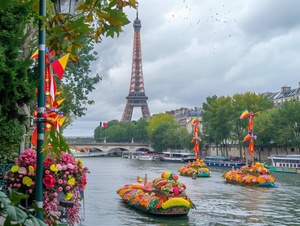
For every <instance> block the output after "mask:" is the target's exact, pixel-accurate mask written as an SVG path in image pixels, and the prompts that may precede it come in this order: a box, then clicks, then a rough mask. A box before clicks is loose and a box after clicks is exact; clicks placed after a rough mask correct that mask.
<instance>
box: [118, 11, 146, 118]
mask: <svg viewBox="0 0 300 226" xmlns="http://www.w3.org/2000/svg"><path fill="white" fill-rule="evenodd" d="M133 28H134V39H133V54H132V69H131V81H130V87H129V94H128V96H127V97H126V99H127V102H126V106H125V110H124V112H123V116H122V119H121V122H130V121H131V119H132V113H133V108H134V107H139V108H141V111H142V116H143V117H145V118H149V117H150V111H149V107H148V104H147V100H148V97H147V96H146V93H145V86H144V78H143V67H142V49H141V36H140V30H141V21H140V20H139V18H138V12H137V13H136V19H135V20H134V23H133Z"/></svg>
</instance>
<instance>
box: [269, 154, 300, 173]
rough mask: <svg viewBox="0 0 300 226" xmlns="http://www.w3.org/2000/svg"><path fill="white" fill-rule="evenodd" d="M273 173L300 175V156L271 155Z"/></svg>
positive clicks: (270, 167)
mask: <svg viewBox="0 0 300 226" xmlns="http://www.w3.org/2000/svg"><path fill="white" fill-rule="evenodd" d="M268 159H270V160H271V165H270V166H269V169H270V171H271V172H282V173H298V174H300V155H271V156H269V157H268Z"/></svg>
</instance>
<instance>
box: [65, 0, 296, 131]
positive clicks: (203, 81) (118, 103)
mask: <svg viewBox="0 0 300 226" xmlns="http://www.w3.org/2000/svg"><path fill="white" fill-rule="evenodd" d="M139 3H140V5H139V13H138V15H139V19H140V20H141V23H142V28H141V42H142V59H143V75H144V83H145V91H146V95H147V96H148V98H149V99H148V106H149V109H150V113H151V114H154V113H161V112H165V111H168V110H173V109H177V108H180V107H187V108H192V107H195V106H197V107H200V106H201V105H202V103H203V102H205V100H206V97H208V96H212V95H218V96H221V95H223V96H227V95H230V96H231V95H233V94H235V93H244V92H248V91H249V92H256V93H263V92H267V91H271V92H276V91H279V90H280V87H282V86H285V85H287V86H291V87H292V88H296V87H297V86H298V82H299V81H300V79H299V78H298V72H299V71H300V70H299V69H300V64H299V58H300V57H299V52H300V43H299V37H300V26H299V24H300V17H299V16H298V15H299V14H300V7H299V6H300V2H299V1H298V0H286V1H274V0H265V1H260V0H252V1H234V0H226V1H225V0H223V1H219V0H203V1H199V0H182V1H174V0H164V1H160V0H151V1H150V0H140V1H139ZM126 13H127V14H128V18H129V19H130V20H131V21H133V20H134V19H135V17H136V11H135V10H134V9H127V10H126ZM123 31H124V32H123V33H122V34H121V35H120V36H119V37H118V38H114V39H111V38H104V39H103V41H102V42H101V43H99V44H97V45H96V46H95V50H96V51H97V52H98V53H99V59H98V61H97V62H96V63H93V64H92V65H91V70H92V72H93V73H99V74H100V75H101V76H102V78H103V80H102V81H101V82H100V83H99V84H98V85H97V89H96V90H95V91H94V92H93V93H92V94H91V95H90V98H91V99H94V100H95V105H93V106H88V111H87V113H86V116H85V117H82V118H80V119H77V120H75V121H74V123H73V125H72V126H70V127H68V129H67V130H66V131H65V132H64V135H66V136H74V135H76V136H91V135H93V133H94V129H95V128H96V127H97V125H98V124H99V122H100V121H110V120H113V119H117V120H120V119H121V117H122V114H123V111H124V108H125V104H126V96H127V95H128V91H129V85H130V76H131V63H132V50H133V48H132V45H133V34H134V30H133V27H132V24H129V25H127V26H126V27H124V29H123ZM140 117H141V110H140V109H138V108H136V109H134V117H133V119H135V120H137V119H139V118H140Z"/></svg>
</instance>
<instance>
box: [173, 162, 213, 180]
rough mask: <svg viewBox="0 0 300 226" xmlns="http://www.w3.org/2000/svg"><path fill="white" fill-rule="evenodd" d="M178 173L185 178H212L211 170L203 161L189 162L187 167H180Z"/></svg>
mask: <svg viewBox="0 0 300 226" xmlns="http://www.w3.org/2000/svg"><path fill="white" fill-rule="evenodd" d="M178 172H179V173H180V175H183V176H191V177H210V170H209V169H208V168H207V166H206V164H205V162H204V161H203V160H202V159H197V160H196V161H194V162H188V163H187V164H186V165H184V166H181V167H179V168H178Z"/></svg>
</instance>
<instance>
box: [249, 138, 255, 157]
mask: <svg viewBox="0 0 300 226" xmlns="http://www.w3.org/2000/svg"><path fill="white" fill-rule="evenodd" d="M248 150H249V151H250V152H251V154H253V152H254V141H253V139H251V140H250V143H249V146H248Z"/></svg>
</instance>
